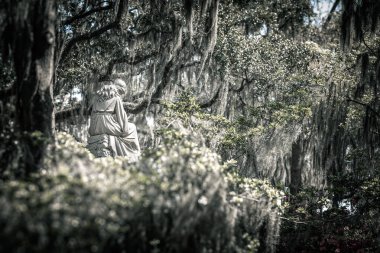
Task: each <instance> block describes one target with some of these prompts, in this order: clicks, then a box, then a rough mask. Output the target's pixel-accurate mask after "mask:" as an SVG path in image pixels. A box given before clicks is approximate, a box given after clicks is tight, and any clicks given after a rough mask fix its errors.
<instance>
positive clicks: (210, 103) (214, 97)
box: [199, 85, 222, 108]
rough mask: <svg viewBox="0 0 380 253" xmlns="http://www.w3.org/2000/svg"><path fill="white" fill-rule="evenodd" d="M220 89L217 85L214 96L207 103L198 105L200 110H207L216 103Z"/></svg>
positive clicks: (220, 86)
mask: <svg viewBox="0 0 380 253" xmlns="http://www.w3.org/2000/svg"><path fill="white" fill-rule="evenodd" d="M221 89H222V85H219V88H218V90H217V91H216V92H215V94H214V96H212V98H211V99H210V100H209V101H203V102H200V103H199V107H200V108H207V107H210V106H212V105H213V104H214V103H215V102H216V101H218V97H219V94H220V90H221Z"/></svg>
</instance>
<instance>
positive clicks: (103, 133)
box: [87, 79, 140, 161]
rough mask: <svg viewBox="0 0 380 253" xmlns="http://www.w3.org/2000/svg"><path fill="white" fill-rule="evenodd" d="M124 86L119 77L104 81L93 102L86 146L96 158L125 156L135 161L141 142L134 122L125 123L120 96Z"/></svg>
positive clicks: (123, 91) (125, 115) (125, 116)
mask: <svg viewBox="0 0 380 253" xmlns="http://www.w3.org/2000/svg"><path fill="white" fill-rule="evenodd" d="M126 88H127V85H126V84H125V82H124V81H123V80H121V79H116V80H114V81H113V82H112V81H107V82H105V84H104V85H103V87H101V88H100V89H99V90H98V91H97V92H96V95H95V97H94V100H93V102H92V112H91V119H90V128H89V130H88V132H89V135H90V137H89V138H88V146H87V147H88V149H89V150H90V152H91V153H93V154H94V155H95V156H96V157H106V156H113V157H115V156H127V157H128V158H129V159H130V161H137V160H138V157H139V156H140V144H139V141H138V138H137V130H136V126H135V124H132V123H130V122H128V117H127V113H126V112H125V110H124V108H123V101H122V98H121V96H122V95H124V94H125V92H126Z"/></svg>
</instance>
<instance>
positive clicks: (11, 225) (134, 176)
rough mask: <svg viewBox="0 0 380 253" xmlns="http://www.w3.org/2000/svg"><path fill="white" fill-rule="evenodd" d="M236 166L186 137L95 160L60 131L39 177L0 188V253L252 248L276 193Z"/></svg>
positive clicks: (273, 214)
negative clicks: (133, 157) (134, 156)
mask: <svg viewBox="0 0 380 253" xmlns="http://www.w3.org/2000/svg"><path fill="white" fill-rule="evenodd" d="M234 166H235V165H234V163H233V162H229V163H227V164H225V165H224V166H221V165H220V163H219V158H218V156H217V155H216V154H215V153H212V152H211V151H210V150H208V149H207V148H201V147H198V146H197V145H195V144H194V143H193V142H191V141H190V140H189V139H187V138H184V139H182V140H179V141H177V143H175V144H171V145H169V142H167V141H164V142H163V145H161V146H160V147H158V148H157V149H154V150H150V151H149V152H146V153H145V154H144V156H143V158H142V159H141V160H140V161H139V162H138V163H136V164H130V163H128V161H127V160H125V159H122V158H118V159H113V158H102V159H95V158H94V157H93V156H92V155H91V154H90V153H89V152H88V151H87V150H85V149H84V147H83V145H82V144H79V143H77V142H76V141H75V140H74V139H73V138H72V137H70V136H69V135H67V134H62V133H60V134H58V136H57V144H56V147H55V149H54V153H51V155H50V156H49V159H48V160H47V161H46V163H45V169H43V170H42V171H41V173H39V174H35V175H33V176H32V177H30V178H29V179H28V180H27V181H22V180H8V181H3V182H2V183H1V185H0V203H1V205H2V207H3V208H2V209H1V210H0V224H1V226H2V230H1V232H0V240H1V241H2V243H1V245H0V251H2V252H3V251H4V252H16V251H17V252H58V251H61V252H62V251H63V252H111V251H112V252H124V251H127V252H129V251H133V252H256V250H257V249H258V247H259V242H263V240H264V241H265V240H266V239H265V236H264V235H263V234H262V232H260V231H262V230H265V229H266V227H268V224H266V223H265V224H264V223H263V221H262V220H261V219H263V220H267V221H268V222H271V221H273V222H275V221H276V220H277V217H278V215H277V213H278V211H279V206H278V205H277V204H278V203H277V199H278V198H279V196H280V195H279V192H278V191H276V190H274V189H273V188H272V187H270V185H269V184H268V183H267V182H262V181H260V180H255V179H245V178H241V177H239V176H238V175H237V174H236V173H234V172H233V171H234ZM263 207H265V208H266V209H268V210H270V212H263V211H262V208H263ZM266 209H265V210H266ZM254 214H255V216H252V215H254ZM269 227H270V226H269ZM270 229H272V230H270V231H274V232H276V231H277V230H278V226H272V227H270ZM276 229H277V230H276ZM268 231H269V230H268ZM260 233H261V234H260ZM262 237H264V239H262ZM261 247H262V248H265V245H263V244H261ZM268 247H269V246H268Z"/></svg>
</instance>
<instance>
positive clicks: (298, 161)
mask: <svg viewBox="0 0 380 253" xmlns="http://www.w3.org/2000/svg"><path fill="white" fill-rule="evenodd" d="M302 159H303V150H302V141H301V139H300V137H299V138H298V139H297V141H296V142H294V143H293V144H292V157H291V164H290V192H291V193H292V194H296V193H298V191H299V190H300V188H301V186H302V165H303V163H302Z"/></svg>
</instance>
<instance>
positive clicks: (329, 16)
mask: <svg viewBox="0 0 380 253" xmlns="http://www.w3.org/2000/svg"><path fill="white" fill-rule="evenodd" d="M339 3H340V0H335V2H334V4H333V6H332V8H331V10H330V13H329V15H328V16H327V19H326V21H325V23H324V24H323V28H324V29H325V28H326V27H327V25H328V24H329V22H330V20H331V17H332V14H333V13H334V12H335V10H336V7H338V4H339Z"/></svg>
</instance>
